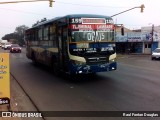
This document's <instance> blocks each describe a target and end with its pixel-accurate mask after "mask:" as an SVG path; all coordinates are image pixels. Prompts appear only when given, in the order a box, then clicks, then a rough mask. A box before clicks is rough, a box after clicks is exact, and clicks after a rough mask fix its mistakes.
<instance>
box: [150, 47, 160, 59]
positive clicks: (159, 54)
mask: <svg viewBox="0 0 160 120" xmlns="http://www.w3.org/2000/svg"><path fill="white" fill-rule="evenodd" d="M151 59H152V60H155V59H160V48H156V49H155V50H154V51H153V52H152V56H151Z"/></svg>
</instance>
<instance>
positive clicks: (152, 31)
mask: <svg viewBox="0 0 160 120" xmlns="http://www.w3.org/2000/svg"><path fill="white" fill-rule="evenodd" d="M151 34H152V37H151V53H152V49H153V40H154V39H153V36H154V24H152V32H151Z"/></svg>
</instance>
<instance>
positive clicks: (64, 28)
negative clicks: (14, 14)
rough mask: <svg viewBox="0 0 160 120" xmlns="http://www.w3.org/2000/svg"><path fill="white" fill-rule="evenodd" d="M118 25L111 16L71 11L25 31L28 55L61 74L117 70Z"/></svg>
mask: <svg viewBox="0 0 160 120" xmlns="http://www.w3.org/2000/svg"><path fill="white" fill-rule="evenodd" d="M114 29H115V25H114V22H113V19H112V18H111V17H110V16H104V15H93V14H70V15H66V16H63V17H57V18H53V19H51V20H46V21H43V22H40V23H38V24H36V25H34V26H33V27H32V28H29V29H27V30H26V31H25V41H26V56H27V57H28V58H29V59H31V60H32V61H33V62H34V63H41V64H45V65H47V66H48V67H50V68H52V71H53V72H54V73H55V74H57V73H60V72H64V73H68V74H88V73H97V72H108V71H114V70H116V69H117V63H116V44H115V34H114Z"/></svg>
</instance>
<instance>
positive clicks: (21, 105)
mask: <svg viewBox="0 0 160 120" xmlns="http://www.w3.org/2000/svg"><path fill="white" fill-rule="evenodd" d="M10 84H11V111H15V112H16V111H18V112H20V111H37V109H36V108H35V106H34V105H33V104H32V102H31V101H30V99H29V97H28V96H27V95H26V94H25V92H24V91H23V89H22V88H21V87H20V86H19V84H18V83H17V81H16V80H15V79H14V78H13V76H12V75H11V76H10ZM0 111H8V108H7V105H1V106H0ZM0 120H41V118H25V117H22V118H18V117H15V118H13V117H12V118H2V117H0Z"/></svg>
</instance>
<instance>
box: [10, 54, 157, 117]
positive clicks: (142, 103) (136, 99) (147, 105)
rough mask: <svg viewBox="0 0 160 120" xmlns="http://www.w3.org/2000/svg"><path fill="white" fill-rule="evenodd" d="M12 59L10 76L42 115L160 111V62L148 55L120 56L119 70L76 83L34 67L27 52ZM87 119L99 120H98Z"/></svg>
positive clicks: (79, 77) (78, 80) (42, 68)
mask: <svg viewBox="0 0 160 120" xmlns="http://www.w3.org/2000/svg"><path fill="white" fill-rule="evenodd" d="M10 57H11V74H12V75H13V76H14V77H15V78H16V79H17V80H18V82H19V83H20V84H21V86H22V87H23V89H24V90H25V91H26V93H27V94H28V95H29V97H30V98H31V100H32V101H33V102H34V104H35V105H36V107H37V109H39V110H40V111H160V102H159V101H160V89H159V88H160V69H159V68H160V61H151V59H150V56H148V55H143V56H137V55H133V56H121V57H119V58H118V70H116V71H113V72H107V73H106V72H105V73H98V74H96V75H93V76H91V75H90V76H78V77H77V78H76V80H75V81H71V80H70V78H69V77H66V76H65V77H62V76H61V77H56V76H54V75H53V74H52V73H51V72H49V70H47V69H46V68H45V67H43V66H40V67H36V66H34V65H33V64H32V62H31V61H30V60H28V59H27V58H26V56H25V52H24V51H23V52H22V53H13V54H11V56H10ZM55 119H56V120H57V119H58V120H61V119H65V120H66V119H67V120H70V119H71V118H61V117H59V118H55ZM72 119H75V118H72ZM81 119H82V118H81V117H79V118H76V120H81ZM84 119H86V120H97V118H95V117H94V118H90V117H88V118H85V117H83V119H82V120H84ZM98 119H100V120H101V119H104V120H106V119H109V120H110V119H111V120H112V119H113V120H117V119H118V120H128V119H133V120H135V119H136V120H143V119H144V120H146V119H148V120H150V118H137V117H134V118H103V117H101V118H98ZM46 120H54V118H46Z"/></svg>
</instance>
